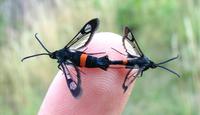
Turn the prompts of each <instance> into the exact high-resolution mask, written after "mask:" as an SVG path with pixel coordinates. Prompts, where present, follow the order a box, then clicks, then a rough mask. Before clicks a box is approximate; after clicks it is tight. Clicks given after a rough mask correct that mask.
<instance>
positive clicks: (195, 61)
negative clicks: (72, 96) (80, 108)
mask: <svg viewBox="0 0 200 115" xmlns="http://www.w3.org/2000/svg"><path fill="white" fill-rule="evenodd" d="M94 17H98V18H99V19H100V28H99V29H98V31H99V32H100V31H110V32H113V33H117V34H120V35H122V33H123V31H122V29H123V27H124V26H125V25H127V26H129V27H130V28H131V29H133V32H134V34H135V36H136V38H137V40H138V42H139V45H140V47H141V48H142V50H143V52H144V53H145V54H146V55H147V56H148V57H149V58H151V59H152V60H154V61H155V62H159V61H161V60H164V59H167V58H170V57H172V56H176V55H177V54H179V55H180V56H181V58H180V59H179V60H177V61H174V62H172V63H170V64H168V65H167V67H170V68H172V69H173V70H176V71H177V72H178V73H180V74H181V76H182V77H181V78H180V79H178V78H176V76H174V75H173V74H171V73H168V72H167V71H162V70H159V69H156V70H148V71H147V72H145V73H144V75H143V77H142V78H139V79H138V80H137V82H136V85H135V89H134V91H133V93H132V95H131V97H130V99H129V102H128V104H127V105H126V108H125V110H124V112H123V115H133V114H134V115H163V114H165V115H200V69H199V68H200V61H199V60H200V1H199V0H151V1H150V0H123V1H122V0H109V1H108V0H90V1H89V0H87V1H86V0H85V1H82V0H73V1H72V0H0V114H1V115H35V114H37V111H38V109H39V107H40V104H41V102H42V99H43V97H44V96H45V93H46V91H47V89H48V86H49V84H50V83H51V81H52V79H53V77H54V75H55V74H56V72H57V71H58V69H57V63H56V62H55V61H54V60H53V61H52V60H50V59H49V58H48V57H45V56H44V57H40V58H38V59H32V60H29V61H26V63H21V62H20V59H21V58H22V57H24V56H27V55H29V54H34V53H38V52H43V49H42V48H41V47H40V46H39V45H38V43H37V42H36V40H35V39H34V34H35V33H39V37H40V38H41V39H42V40H43V42H44V43H45V45H46V46H47V47H48V48H49V50H51V51H54V50H55V49H59V48H62V47H63V46H64V45H65V44H66V43H67V42H68V41H69V40H70V39H71V38H72V37H73V36H74V35H75V34H76V33H77V32H78V30H79V29H80V27H82V26H83V24H85V23H86V22H87V21H88V20H90V19H92V18H94Z"/></svg>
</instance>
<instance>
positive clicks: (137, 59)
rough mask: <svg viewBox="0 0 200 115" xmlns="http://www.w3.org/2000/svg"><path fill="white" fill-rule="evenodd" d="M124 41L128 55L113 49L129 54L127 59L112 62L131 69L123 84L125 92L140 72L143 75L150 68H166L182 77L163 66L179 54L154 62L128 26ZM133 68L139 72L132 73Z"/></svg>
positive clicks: (125, 30)
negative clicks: (142, 48)
mask: <svg viewBox="0 0 200 115" xmlns="http://www.w3.org/2000/svg"><path fill="white" fill-rule="evenodd" d="M122 43H123V46H124V48H125V51H126V53H127V55H126V54H123V53H121V52H119V51H118V50H116V49H114V48H112V49H113V50H115V51H116V52H118V53H120V54H122V55H125V56H127V59H124V60H112V61H110V64H112V65H123V66H125V67H126V68H128V69H130V70H129V71H128V73H127V74H126V76H125V79H124V82H123V85H122V88H123V89H124V92H125V91H126V90H127V88H128V86H129V85H130V84H131V83H132V82H133V81H134V80H135V79H136V77H137V76H138V75H139V74H140V75H141V76H142V74H143V72H144V71H146V70H148V69H149V68H152V69H155V68H157V67H159V68H162V69H165V70H167V71H169V72H171V73H173V74H175V75H176V76H178V77H180V75H179V74H177V73H176V72H174V71H173V70H171V69H168V68H166V67H164V66H161V65H162V64H164V63H167V62H169V61H172V60H174V59H177V58H178V56H177V57H174V58H171V59H168V60H166V61H163V62H160V63H154V62H153V61H151V60H150V59H149V58H148V57H146V56H145V55H144V54H143V52H142V50H141V49H140V47H139V45H138V43H137V41H136V39H135V37H134V36H133V33H132V32H131V31H130V29H129V28H128V27H125V29H124V36H123V39H122ZM133 69H138V72H137V73H136V74H135V73H131V72H132V70H133Z"/></svg>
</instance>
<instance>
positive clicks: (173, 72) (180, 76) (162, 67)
mask: <svg viewBox="0 0 200 115" xmlns="http://www.w3.org/2000/svg"><path fill="white" fill-rule="evenodd" d="M157 67H160V68H162V69H165V70H167V71H169V72H171V73H173V74H175V75H176V76H178V77H179V78H180V77H181V76H180V75H179V74H178V73H176V72H175V71H173V70H171V69H169V68H166V67H163V66H160V65H157Z"/></svg>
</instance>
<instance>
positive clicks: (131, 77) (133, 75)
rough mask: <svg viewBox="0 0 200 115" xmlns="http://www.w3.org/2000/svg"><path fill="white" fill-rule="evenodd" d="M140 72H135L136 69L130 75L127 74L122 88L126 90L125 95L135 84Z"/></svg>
mask: <svg viewBox="0 0 200 115" xmlns="http://www.w3.org/2000/svg"><path fill="white" fill-rule="evenodd" d="M137 75H138V72H136V71H135V69H130V70H129V71H128V73H127V74H126V77H125V79H124V82H123V85H122V88H123V89H124V93H125V92H126V90H127V89H128V87H129V86H130V85H131V83H133V81H134V80H135V79H136V78H137Z"/></svg>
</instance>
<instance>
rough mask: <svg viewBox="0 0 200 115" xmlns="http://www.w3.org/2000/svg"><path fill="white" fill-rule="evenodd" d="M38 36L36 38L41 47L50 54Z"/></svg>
mask: <svg viewBox="0 0 200 115" xmlns="http://www.w3.org/2000/svg"><path fill="white" fill-rule="evenodd" d="M37 34H38V33H36V34H35V38H36V39H37V41H38V42H39V43H40V45H41V46H42V47H43V48H44V50H45V51H46V52H48V53H49V54H50V53H51V52H50V51H49V50H48V49H47V48H46V47H45V46H44V45H43V44H42V42H41V41H40V39H39V38H38V37H37Z"/></svg>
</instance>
